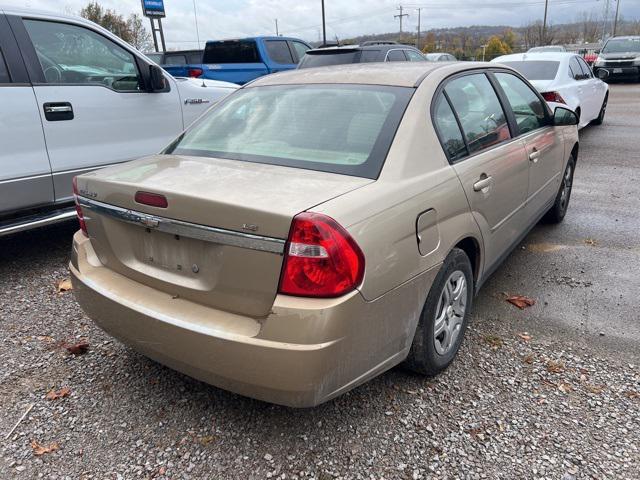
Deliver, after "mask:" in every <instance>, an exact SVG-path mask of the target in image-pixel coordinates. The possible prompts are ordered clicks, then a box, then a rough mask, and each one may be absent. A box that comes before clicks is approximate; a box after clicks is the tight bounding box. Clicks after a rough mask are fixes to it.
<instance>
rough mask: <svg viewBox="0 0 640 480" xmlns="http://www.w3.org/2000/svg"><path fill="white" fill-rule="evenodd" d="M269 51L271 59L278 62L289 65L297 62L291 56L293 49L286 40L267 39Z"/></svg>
mask: <svg viewBox="0 0 640 480" xmlns="http://www.w3.org/2000/svg"><path fill="white" fill-rule="evenodd" d="M265 43H266V45H267V53H268V54H269V57H270V58H271V60H273V61H274V62H276V63H282V64H286V65H289V64H291V63H295V62H294V61H293V57H292V56H291V51H290V50H289V45H287V42H286V40H267V41H266V42H265Z"/></svg>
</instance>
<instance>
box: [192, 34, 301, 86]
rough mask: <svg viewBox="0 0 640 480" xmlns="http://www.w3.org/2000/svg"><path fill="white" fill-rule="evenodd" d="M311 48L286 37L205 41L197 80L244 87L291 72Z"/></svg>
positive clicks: (296, 39) (298, 40)
mask: <svg viewBox="0 0 640 480" xmlns="http://www.w3.org/2000/svg"><path fill="white" fill-rule="evenodd" d="M310 49H311V46H310V45H309V44H308V43H306V42H304V41H302V40H300V39H298V38H289V37H252V38H242V39H238V40H215V41H213V40H212V41H208V42H207V44H206V46H205V49H204V53H203V55H202V63H201V64H198V65H191V67H192V68H201V69H202V74H201V75H200V78H208V79H212V80H222V81H225V82H232V83H236V84H239V85H243V84H245V83H247V82H250V81H251V80H254V79H256V78H258V77H262V76H264V75H268V74H270V73H275V72H282V71H285V70H293V69H295V68H296V67H297V66H298V62H299V61H300V60H301V59H302V57H304V54H305V53H306V52H307V50H310Z"/></svg>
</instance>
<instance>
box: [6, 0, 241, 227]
mask: <svg viewBox="0 0 640 480" xmlns="http://www.w3.org/2000/svg"><path fill="white" fill-rule="evenodd" d="M236 89H237V86H236V85H234V84H231V83H225V82H213V81H211V82H208V83H207V85H205V86H203V85H202V82H201V81H198V82H196V81H194V80H193V79H188V78H183V79H175V78H173V77H171V76H170V75H169V74H167V73H166V72H164V71H163V70H162V69H161V68H160V67H158V66H157V65H155V64H154V63H152V62H151V61H150V60H148V59H147V58H146V57H145V56H144V55H142V54H141V53H139V52H138V51H136V50H135V49H134V48H133V47H132V46H130V45H128V44H127V43H125V42H123V41H122V40H120V39H119V38H118V37H116V36H115V35H112V34H111V33H109V32H108V31H107V30H105V29H103V28H102V27H99V26H98V25H96V24H94V23H92V22H89V21H87V20H84V19H82V18H77V17H69V16H63V15H58V14H55V13H46V12H36V11H32V10H20V9H13V8H8V7H4V8H3V10H1V11H0V106H1V107H0V125H2V128H0V146H1V148H0V165H2V168H0V235H5V234H9V233H14V232H17V231H21V230H27V229H29V228H34V227H37V226H41V225H46V224H49V223H54V222H57V221H62V220H65V219H68V218H73V216H74V212H75V207H74V206H73V203H72V202H73V194H72V187H71V179H72V178H73V177H74V176H75V175H78V174H79V173H82V172H87V171H90V170H93V169H95V168H98V167H102V166H105V165H110V164H114V163H119V162H124V161H126V160H130V159H132V158H136V157H139V156H141V155H146V154H151V153H155V152H158V151H160V150H161V149H162V148H163V147H165V146H166V145H167V144H168V143H169V141H171V140H172V139H173V138H175V137H176V135H178V134H179V133H180V132H182V131H183V130H184V128H185V127H186V126H188V125H189V124H190V123H191V122H192V121H193V120H195V119H196V117H198V116H199V115H200V114H202V113H203V112H204V111H205V109H206V108H208V107H210V106H211V105H213V104H214V103H216V102H217V101H218V100H220V99H222V98H223V97H225V96H226V95H228V94H229V93H231V92H233V91H234V90H236Z"/></svg>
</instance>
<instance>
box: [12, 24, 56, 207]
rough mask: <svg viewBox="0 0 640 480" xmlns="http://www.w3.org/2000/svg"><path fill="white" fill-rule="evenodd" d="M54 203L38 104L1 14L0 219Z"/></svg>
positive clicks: (13, 39)
mask: <svg viewBox="0 0 640 480" xmlns="http://www.w3.org/2000/svg"><path fill="white" fill-rule="evenodd" d="M52 202H53V183H52V181H51V167H50V165H49V158H48V157H47V150H46V147H45V143H44V134H43V133H42V123H41V121H40V115H39V113H38V104H37V103H36V97H35V95H34V93H33V88H32V87H31V83H30V82H29V77H28V75H27V70H26V68H25V66H24V62H23V60H22V57H21V56H20V51H19V49H18V45H17V43H16V41H15V38H14V36H13V33H12V32H11V29H10V27H9V23H8V21H7V19H6V17H5V16H4V15H2V14H0V216H1V215H3V214H6V213H10V212H12V211H16V210H20V209H24V208H31V207H38V206H41V205H47V204H51V203H52Z"/></svg>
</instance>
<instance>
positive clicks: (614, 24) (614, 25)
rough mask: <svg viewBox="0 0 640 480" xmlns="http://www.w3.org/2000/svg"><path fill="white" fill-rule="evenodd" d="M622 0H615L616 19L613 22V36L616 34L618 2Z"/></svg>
mask: <svg viewBox="0 0 640 480" xmlns="http://www.w3.org/2000/svg"><path fill="white" fill-rule="evenodd" d="M621 1H622V0H616V19H615V21H614V22H613V36H614V37H615V36H616V31H617V30H618V14H619V13H620V2H621Z"/></svg>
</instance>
